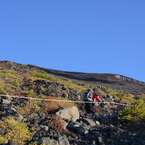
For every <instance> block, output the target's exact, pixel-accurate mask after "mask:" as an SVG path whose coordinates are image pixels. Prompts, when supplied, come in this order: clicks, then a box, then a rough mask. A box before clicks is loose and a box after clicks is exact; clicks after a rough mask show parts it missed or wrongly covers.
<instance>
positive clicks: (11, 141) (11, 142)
mask: <svg viewBox="0 0 145 145" xmlns="http://www.w3.org/2000/svg"><path fill="white" fill-rule="evenodd" d="M6 145H19V144H18V143H16V142H14V141H13V140H9V142H8V143H7V144H6Z"/></svg>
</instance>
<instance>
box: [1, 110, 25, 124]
mask: <svg viewBox="0 0 145 145" xmlns="http://www.w3.org/2000/svg"><path fill="white" fill-rule="evenodd" d="M5 111H6V113H5V114H3V115H2V119H5V118H7V117H8V116H13V117H14V120H15V121H19V122H20V121H22V119H23V116H22V115H21V114H19V113H18V112H17V111H16V110H15V109H14V108H6V110H5Z"/></svg>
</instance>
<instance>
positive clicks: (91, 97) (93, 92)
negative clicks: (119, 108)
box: [84, 88, 102, 113]
mask: <svg viewBox="0 0 145 145" xmlns="http://www.w3.org/2000/svg"><path fill="white" fill-rule="evenodd" d="M84 101H87V102H88V103H87V102H86V103H85V108H86V112H87V113H90V112H92V113H94V112H95V109H94V103H89V102H96V101H98V102H100V101H102V100H101V99H100V97H99V96H98V95H97V88H93V89H88V91H87V92H86V93H85V96H84Z"/></svg>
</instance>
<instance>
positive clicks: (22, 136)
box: [0, 117, 31, 145]
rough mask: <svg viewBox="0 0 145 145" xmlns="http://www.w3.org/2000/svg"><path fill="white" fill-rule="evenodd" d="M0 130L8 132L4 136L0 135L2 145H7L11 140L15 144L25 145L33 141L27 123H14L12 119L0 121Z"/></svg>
mask: <svg viewBox="0 0 145 145" xmlns="http://www.w3.org/2000/svg"><path fill="white" fill-rule="evenodd" d="M0 128H2V129H3V130H5V131H6V133H5V134H4V135H0V143H1V144H6V143H8V141H9V140H10V139H11V140H13V141H14V142H16V143H18V144H20V145H24V144H25V143H26V141H28V140H30V139H31V133H30V131H29V129H28V127H27V125H26V124H25V123H20V122H17V121H14V120H13V118H12V117H9V118H7V119H5V120H4V121H2V120H0Z"/></svg>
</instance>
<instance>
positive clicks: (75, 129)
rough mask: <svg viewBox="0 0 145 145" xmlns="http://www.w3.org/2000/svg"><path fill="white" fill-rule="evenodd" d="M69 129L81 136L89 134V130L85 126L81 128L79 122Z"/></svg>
mask: <svg viewBox="0 0 145 145" xmlns="http://www.w3.org/2000/svg"><path fill="white" fill-rule="evenodd" d="M69 127H70V129H71V130H72V131H73V132H74V133H77V134H80V135H84V134H87V133H88V129H87V128H86V127H84V126H81V124H80V123H78V122H75V123H73V124H71V125H70V126H69Z"/></svg>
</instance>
